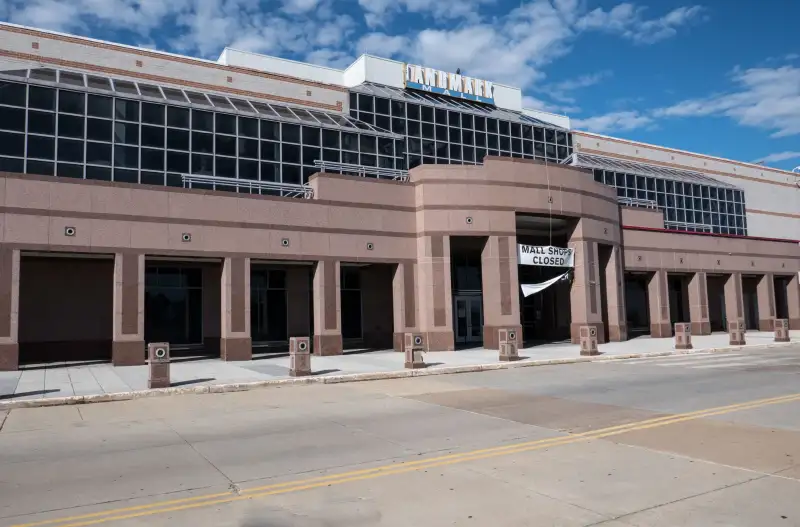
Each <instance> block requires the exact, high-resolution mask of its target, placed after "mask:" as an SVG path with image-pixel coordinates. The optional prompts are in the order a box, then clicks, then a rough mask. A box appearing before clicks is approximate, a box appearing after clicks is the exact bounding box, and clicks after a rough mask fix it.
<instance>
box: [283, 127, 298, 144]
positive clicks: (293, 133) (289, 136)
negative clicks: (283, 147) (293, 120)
mask: <svg viewBox="0 0 800 527" xmlns="http://www.w3.org/2000/svg"><path fill="white" fill-rule="evenodd" d="M281 128H282V129H283V130H282V131H283V140H284V141H286V142H288V143H299V142H300V127H299V126H298V125H296V124H286V123H283V125H282V126H281Z"/></svg>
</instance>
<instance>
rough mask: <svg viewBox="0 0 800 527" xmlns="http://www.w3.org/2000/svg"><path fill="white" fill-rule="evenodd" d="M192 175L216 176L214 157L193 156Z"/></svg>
mask: <svg viewBox="0 0 800 527" xmlns="http://www.w3.org/2000/svg"><path fill="white" fill-rule="evenodd" d="M192 174H204V175H206V176H211V175H213V174H214V156H207V155H203V154H192Z"/></svg>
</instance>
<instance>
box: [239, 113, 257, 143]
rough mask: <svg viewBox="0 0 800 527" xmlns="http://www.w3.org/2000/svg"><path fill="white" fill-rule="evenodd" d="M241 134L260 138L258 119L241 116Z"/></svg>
mask: <svg viewBox="0 0 800 527" xmlns="http://www.w3.org/2000/svg"><path fill="white" fill-rule="evenodd" d="M239 135H240V136H243V137H254V138H256V139H258V119H253V118H251V117H239Z"/></svg>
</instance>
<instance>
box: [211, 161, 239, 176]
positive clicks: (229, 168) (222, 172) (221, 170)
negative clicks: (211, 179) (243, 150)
mask: <svg viewBox="0 0 800 527" xmlns="http://www.w3.org/2000/svg"><path fill="white" fill-rule="evenodd" d="M214 160H215V161H216V163H217V166H216V169H215V171H214V175H216V176H221V177H230V178H235V177H236V159H235V158H233V157H222V156H217V157H215V158H214Z"/></svg>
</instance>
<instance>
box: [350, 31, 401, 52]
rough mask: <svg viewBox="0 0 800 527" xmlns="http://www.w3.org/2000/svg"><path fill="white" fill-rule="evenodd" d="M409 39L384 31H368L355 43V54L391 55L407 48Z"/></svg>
mask: <svg viewBox="0 0 800 527" xmlns="http://www.w3.org/2000/svg"><path fill="white" fill-rule="evenodd" d="M409 44H410V41H409V39H408V37H405V36H390V35H387V34H385V33H368V34H366V35H364V36H363V37H361V38H360V39H359V40H358V42H357V43H356V50H355V51H356V54H358V55H361V54H363V53H369V54H371V55H378V56H387V57H392V56H395V55H401V54H403V53H404V52H405V51H407V50H408V47H409Z"/></svg>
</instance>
